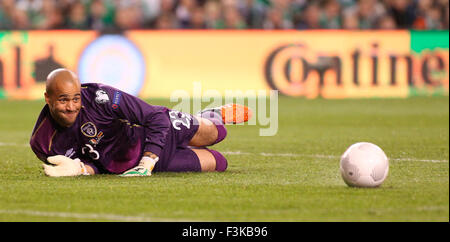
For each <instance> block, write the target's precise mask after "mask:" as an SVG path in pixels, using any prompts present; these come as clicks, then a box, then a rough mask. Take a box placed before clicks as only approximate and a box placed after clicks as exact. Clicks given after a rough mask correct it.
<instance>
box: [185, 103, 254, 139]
mask: <svg viewBox="0 0 450 242" xmlns="http://www.w3.org/2000/svg"><path fill="white" fill-rule="evenodd" d="M251 115H252V111H251V110H250V109H249V108H248V107H246V106H243V105H239V104H227V105H224V106H221V107H217V108H212V109H207V110H203V111H201V112H200V113H199V114H198V115H197V116H196V117H195V118H196V119H197V121H198V124H199V128H198V130H197V132H196V133H195V135H194V136H193V137H192V139H191V140H190V141H189V145H190V146H196V147H203V146H209V145H214V144H217V143H219V142H220V141H222V140H223V139H225V137H226V136H227V129H226V128H225V124H230V123H233V124H236V123H242V122H247V121H248V120H249V119H250V117H251Z"/></svg>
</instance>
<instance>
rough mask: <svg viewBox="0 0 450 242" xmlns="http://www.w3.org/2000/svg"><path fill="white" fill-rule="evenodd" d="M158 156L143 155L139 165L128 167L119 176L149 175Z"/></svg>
mask: <svg viewBox="0 0 450 242" xmlns="http://www.w3.org/2000/svg"><path fill="white" fill-rule="evenodd" d="M158 160H159V157H155V158H151V157H149V156H143V157H142V159H141V161H140V162H139V165H138V166H136V167H133V168H131V169H129V170H128V171H126V172H124V173H122V174H121V175H119V176H122V177H131V176H151V175H152V171H153V168H155V164H156V162H158Z"/></svg>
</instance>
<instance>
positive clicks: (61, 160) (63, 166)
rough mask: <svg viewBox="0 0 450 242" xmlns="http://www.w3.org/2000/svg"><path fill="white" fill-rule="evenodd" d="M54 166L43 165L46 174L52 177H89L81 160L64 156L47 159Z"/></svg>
mask: <svg viewBox="0 0 450 242" xmlns="http://www.w3.org/2000/svg"><path fill="white" fill-rule="evenodd" d="M47 161H48V162H49V163H50V164H53V165H54V166H52V165H47V164H43V167H44V173H45V174H46V175H47V176H51V177H60V176H79V175H89V173H88V172H87V169H86V167H85V165H84V163H83V162H81V161H80V159H78V158H77V159H71V158H69V157H66V156H63V155H55V156H50V157H48V158H47Z"/></svg>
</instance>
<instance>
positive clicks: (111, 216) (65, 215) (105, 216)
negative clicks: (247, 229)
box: [0, 210, 193, 222]
mask: <svg viewBox="0 0 450 242" xmlns="http://www.w3.org/2000/svg"><path fill="white" fill-rule="evenodd" d="M0 214H12V215H14V214H21V215H29V216H40V217H54V218H72V219H81V220H89V219H96V220H109V221H123V222H154V221H159V222H183V221H190V222H192V221H193V220H185V219H167V218H152V217H146V216H123V215H117V214H100V213H98V214H97V213H70V212H44V211H33V210H0Z"/></svg>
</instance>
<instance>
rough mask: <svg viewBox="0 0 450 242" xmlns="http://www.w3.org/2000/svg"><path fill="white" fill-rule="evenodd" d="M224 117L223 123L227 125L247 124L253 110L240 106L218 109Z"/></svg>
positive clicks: (234, 105)
mask: <svg viewBox="0 0 450 242" xmlns="http://www.w3.org/2000/svg"><path fill="white" fill-rule="evenodd" d="M217 109H219V110H220V114H221V115H222V121H223V123H225V124H231V123H232V124H238V123H243V122H247V121H248V120H249V119H250V118H251V117H252V110H251V109H250V108H248V107H247V106H244V105H240V104H234V103H230V104H226V105H223V106H220V107H218V108H217Z"/></svg>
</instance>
